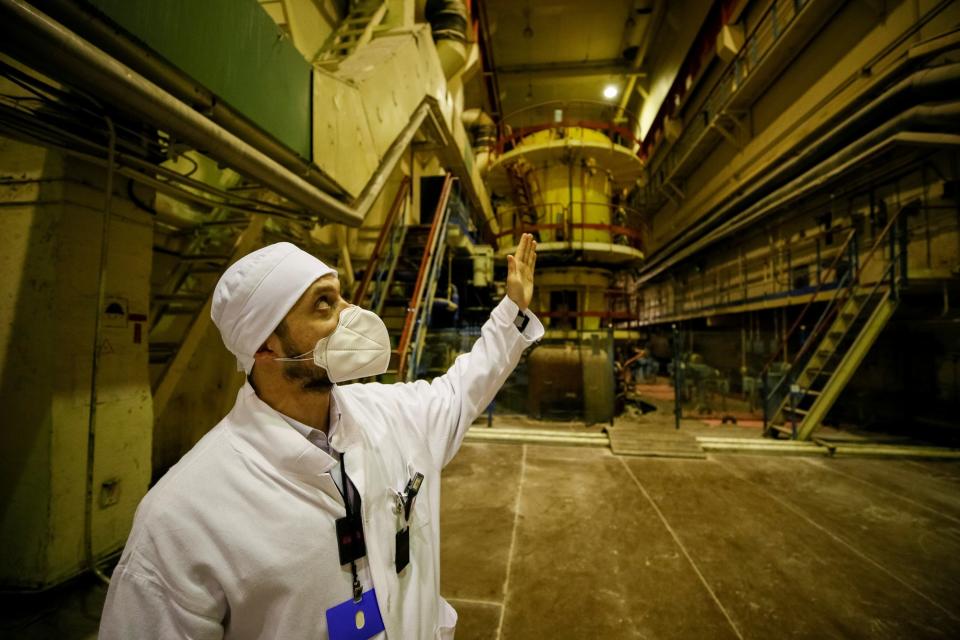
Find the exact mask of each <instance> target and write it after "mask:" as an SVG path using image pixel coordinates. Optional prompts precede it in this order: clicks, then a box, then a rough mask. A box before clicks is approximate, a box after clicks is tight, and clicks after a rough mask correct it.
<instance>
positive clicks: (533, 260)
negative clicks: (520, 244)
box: [530, 242, 537, 273]
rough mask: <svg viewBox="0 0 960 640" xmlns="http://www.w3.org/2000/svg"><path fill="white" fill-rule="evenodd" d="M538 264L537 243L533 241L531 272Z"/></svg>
mask: <svg viewBox="0 0 960 640" xmlns="http://www.w3.org/2000/svg"><path fill="white" fill-rule="evenodd" d="M536 266H537V243H536V242H534V243H533V254H532V257H531V258H530V273H533V268H534V267H536Z"/></svg>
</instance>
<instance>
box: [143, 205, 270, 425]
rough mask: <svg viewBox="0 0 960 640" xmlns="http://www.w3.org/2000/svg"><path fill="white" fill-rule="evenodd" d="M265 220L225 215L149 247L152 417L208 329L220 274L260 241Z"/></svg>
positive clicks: (166, 398)
mask: <svg viewBox="0 0 960 640" xmlns="http://www.w3.org/2000/svg"><path fill="white" fill-rule="evenodd" d="M265 221H266V216H265V215H262V214H252V215H246V216H238V215H237V214H227V213H225V212H222V213H220V214H219V215H216V216H214V217H213V219H211V220H210V221H209V222H206V223H203V224H201V225H198V226H196V227H194V228H191V229H189V230H186V231H177V232H174V233H172V234H168V235H167V236H165V237H162V238H161V239H158V240H157V241H155V243H154V273H155V274H163V276H162V280H160V281H159V282H156V281H155V283H154V291H153V292H152V295H151V305H150V318H149V320H150V329H149V334H148V342H149V345H150V349H149V354H150V373H151V382H152V387H153V399H154V400H153V403H154V413H155V414H156V415H160V414H162V413H163V410H164V409H165V408H166V405H167V402H168V401H169V400H170V398H171V397H172V396H173V392H174V391H175V390H176V387H177V384H178V382H179V380H180V377H181V375H182V374H183V372H184V371H186V369H187V366H188V365H189V364H190V360H191V358H192V357H193V355H194V353H195V352H196V349H197V347H198V346H199V345H200V341H201V340H202V339H203V337H204V335H205V333H206V330H207V328H208V327H209V325H210V306H211V303H212V299H213V289H214V287H215V286H216V283H217V280H218V279H219V278H220V275H221V274H222V273H223V271H224V270H225V269H226V268H227V267H228V266H229V265H230V264H232V263H233V262H235V261H236V260H238V259H239V258H241V257H242V256H244V255H246V254H247V253H249V252H250V251H251V250H252V249H254V248H255V246H256V245H257V243H258V242H259V241H260V238H261V233H262V231H263V225H264V223H265Z"/></svg>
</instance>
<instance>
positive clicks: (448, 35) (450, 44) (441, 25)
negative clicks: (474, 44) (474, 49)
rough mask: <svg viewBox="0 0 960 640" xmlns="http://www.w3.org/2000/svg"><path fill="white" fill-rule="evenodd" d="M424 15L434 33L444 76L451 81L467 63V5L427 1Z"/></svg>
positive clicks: (458, 0) (457, 0)
mask: <svg viewBox="0 0 960 640" xmlns="http://www.w3.org/2000/svg"><path fill="white" fill-rule="evenodd" d="M423 14H424V18H426V20H427V22H429V23H430V29H431V31H432V32H433V41H434V42H435V43H436V45H437V54H438V55H439V57H440V66H441V67H442V68H443V75H444V77H445V78H446V79H447V80H449V79H450V78H452V77H453V76H454V74H456V72H457V71H459V70H460V69H462V68H463V65H464V63H465V62H466V61H467V26H468V16H467V5H466V4H465V3H464V2H463V0H427V4H426V6H425V7H424V11H423Z"/></svg>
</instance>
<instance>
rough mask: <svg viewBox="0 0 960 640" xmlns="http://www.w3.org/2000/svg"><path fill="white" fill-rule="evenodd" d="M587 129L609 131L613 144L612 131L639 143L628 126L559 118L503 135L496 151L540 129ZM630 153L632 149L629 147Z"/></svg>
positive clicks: (600, 121) (512, 144)
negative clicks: (557, 120)
mask: <svg viewBox="0 0 960 640" xmlns="http://www.w3.org/2000/svg"><path fill="white" fill-rule="evenodd" d="M572 128H578V129H588V130H590V131H600V132H602V133H609V135H608V136H607V137H608V138H610V142H612V143H613V144H619V143H618V142H616V140H614V139H613V135H612V134H614V133H616V134H617V135H619V136H620V137H621V138H623V139H624V140H627V141H629V142H630V143H631V145H638V144H640V140H639V138H637V137H636V136H635V135H634V134H633V131H632V130H630V129H629V128H628V127H624V126H622V125H618V124H616V123H613V122H605V121H602V120H561V121H560V122H547V123H543V124H535V125H530V126H528V127H522V128H519V129H517V130H515V131H513V132H512V133H510V134H509V135H503V136H501V137H500V138H499V139H498V140H497V153H498V154H503V153H505V152H506V150H507V146H508V145H510V146H512V147H513V148H514V149H517V148H519V147H518V146H517V143H518V142H521V141H522V140H523V139H524V138H525V137H527V136H530V135H533V134H535V133H540V132H541V131H550V130H552V129H572ZM620 146H621V147H624V148H625V149H630V147H627V145H625V144H621V145H620ZM630 151H631V153H632V152H633V149H630Z"/></svg>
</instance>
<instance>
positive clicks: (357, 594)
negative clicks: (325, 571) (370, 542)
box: [337, 453, 367, 602]
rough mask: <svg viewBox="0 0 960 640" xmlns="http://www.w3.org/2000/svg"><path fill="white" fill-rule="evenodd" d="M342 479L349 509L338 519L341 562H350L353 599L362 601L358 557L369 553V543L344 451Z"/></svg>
mask: <svg viewBox="0 0 960 640" xmlns="http://www.w3.org/2000/svg"><path fill="white" fill-rule="evenodd" d="M340 479H341V485H342V491H341V492H342V494H343V504H344V505H345V506H346V509H347V515H346V517H343V518H340V519H339V520H337V545H338V547H339V550H340V564H341V565H344V564H346V563H347V562H349V563H350V572H351V573H352V574H353V601H354V602H360V599H361V597H362V596H363V588H362V587H361V586H360V578H359V577H357V559H359V558H362V557H363V556H365V555H367V545H366V542H365V541H364V539H363V516H362V514H361V502H360V493H359V492H358V491H357V489H356V487H355V486H354V485H353V483H352V482H350V479H349V478H347V465H346V455H344V454H342V453H341V454H340Z"/></svg>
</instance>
